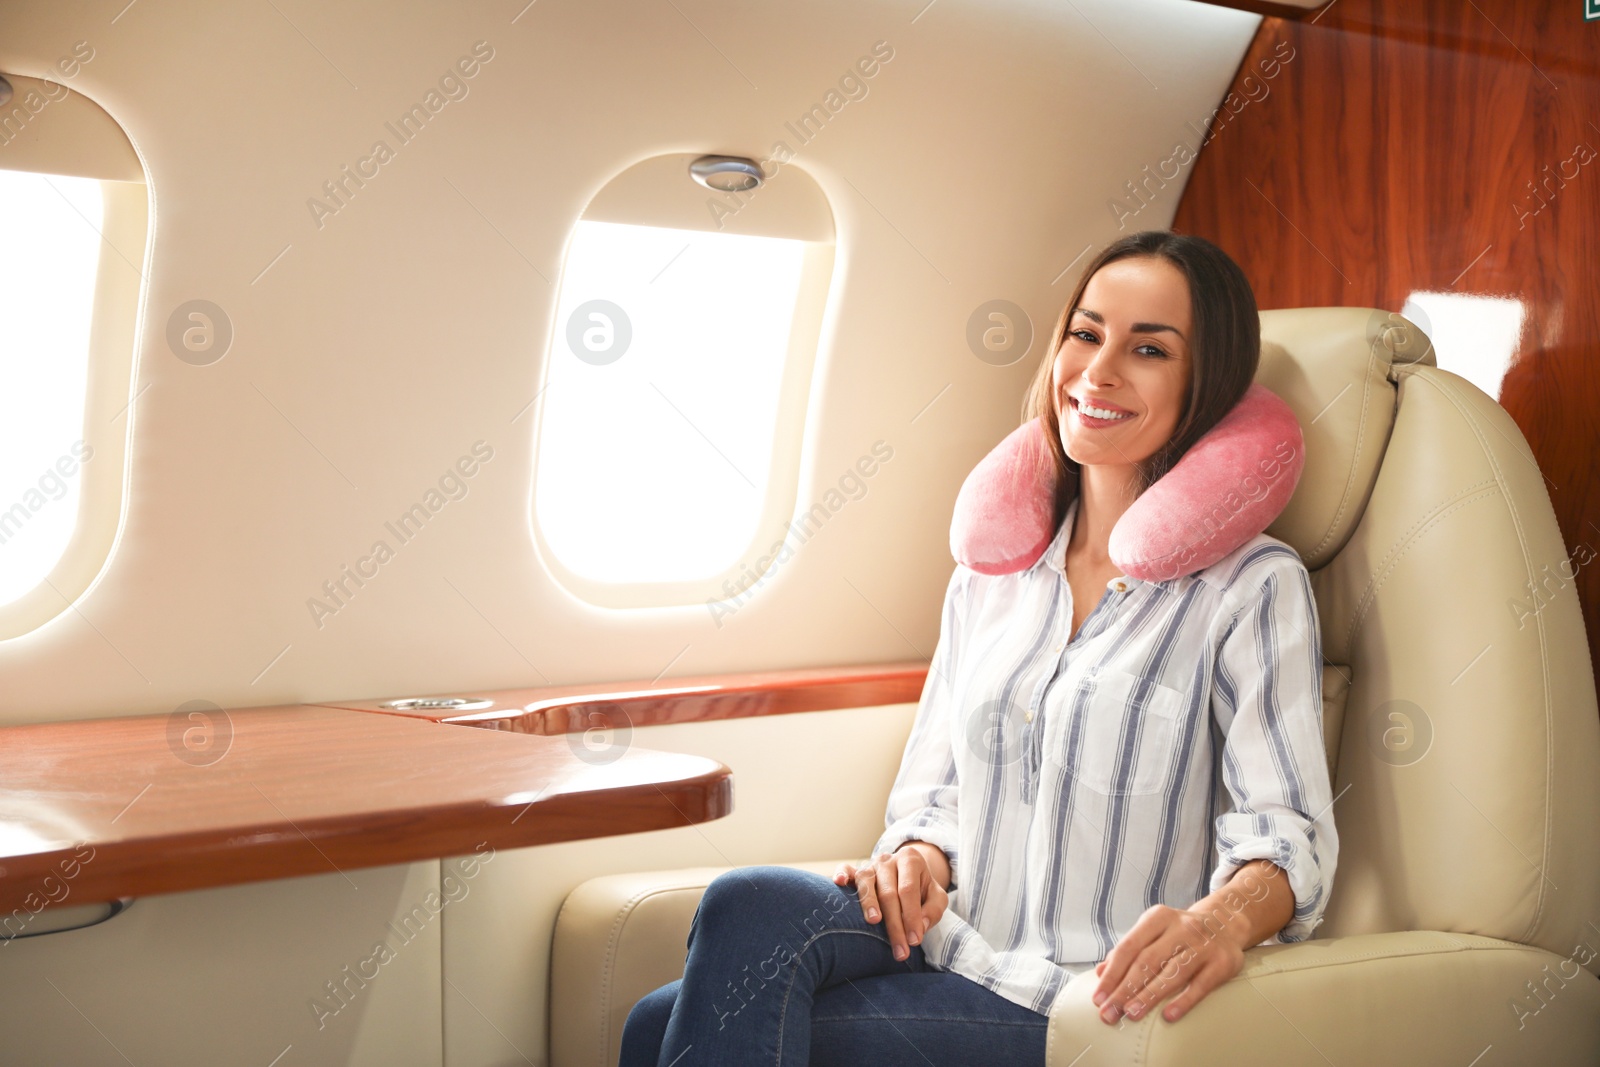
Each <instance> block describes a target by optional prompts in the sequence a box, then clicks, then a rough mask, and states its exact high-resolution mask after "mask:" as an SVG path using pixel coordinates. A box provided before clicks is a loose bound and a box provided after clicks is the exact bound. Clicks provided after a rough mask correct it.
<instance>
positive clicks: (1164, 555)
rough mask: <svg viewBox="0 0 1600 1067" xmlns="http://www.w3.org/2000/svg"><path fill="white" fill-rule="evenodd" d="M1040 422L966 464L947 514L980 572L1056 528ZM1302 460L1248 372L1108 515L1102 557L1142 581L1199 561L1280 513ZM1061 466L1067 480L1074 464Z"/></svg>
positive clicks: (1284, 408)
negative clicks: (1177, 453)
mask: <svg viewBox="0 0 1600 1067" xmlns="http://www.w3.org/2000/svg"><path fill="white" fill-rule="evenodd" d="M1045 433H1046V430H1045V424H1044V420H1043V419H1042V418H1041V419H1030V420H1029V421H1028V422H1025V423H1023V424H1022V425H1021V426H1019V427H1017V428H1016V429H1015V430H1012V431H1011V433H1009V434H1008V435H1006V438H1005V440H1003V441H1001V442H1000V443H999V444H998V445H996V446H995V447H994V450H993V451H991V452H990V453H989V454H988V455H987V456H985V457H984V458H983V460H982V461H981V462H980V463H979V464H978V465H977V466H976V467H974V468H973V469H972V473H971V474H968V475H967V480H966V481H965V482H963V483H962V485H961V492H960V493H959V494H957V496H956V506H955V514H954V516H953V517H952V519H951V522H950V553H951V555H953V556H955V558H956V562H958V563H960V564H962V565H963V566H966V567H968V568H970V569H972V570H974V571H977V572H978V573H979V574H1011V573H1014V572H1016V571H1020V570H1026V569H1027V568H1028V567H1031V566H1033V564H1034V563H1036V562H1038V560H1039V557H1040V556H1042V555H1044V550H1045V549H1046V548H1047V547H1049V545H1050V542H1051V541H1052V540H1053V539H1054V538H1055V535H1056V532H1057V529H1056V528H1055V527H1053V526H1052V519H1053V518H1054V514H1053V505H1054V501H1053V499H1052V490H1053V485H1054V477H1055V470H1054V465H1053V464H1052V463H1051V461H1050V452H1049V445H1048V444H1047V443H1046V440H1045ZM1304 466H1305V440H1304V438H1303V437H1302V435H1301V433H1300V422H1299V420H1298V419H1296V418H1295V414H1294V411H1293V410H1292V409H1291V408H1290V407H1289V405H1288V404H1285V403H1284V402H1283V400H1282V399H1281V398H1279V397H1278V395H1277V394H1276V393H1273V392H1272V391H1271V390H1270V389H1268V388H1266V387H1265V386H1263V385H1261V384H1259V383H1252V384H1251V386H1250V388H1249V389H1247V390H1246V391H1245V394H1244V396H1243V397H1242V398H1241V399H1240V401H1239V403H1238V404H1236V405H1234V408H1233V410H1232V411H1230V412H1228V414H1227V415H1226V416H1224V417H1223V419H1222V421H1221V422H1219V423H1217V425H1215V426H1213V427H1212V428H1211V430H1210V431H1209V432H1208V433H1206V435H1205V436H1204V437H1202V438H1200V440H1199V441H1196V442H1195V444H1194V446H1193V447H1191V448H1190V449H1189V451H1188V452H1186V453H1184V455H1183V458H1182V459H1180V460H1179V461H1178V462H1177V464H1175V465H1174V466H1173V468H1172V469H1171V470H1170V471H1168V472H1167V473H1166V475H1164V476H1163V477H1161V478H1159V479H1157V480H1156V483H1155V484H1154V485H1152V486H1151V487H1150V488H1149V489H1147V490H1145V491H1144V493H1143V494H1141V495H1140V497H1139V499H1137V500H1135V501H1134V502H1133V504H1132V505H1131V506H1130V507H1129V508H1128V510H1127V511H1125V512H1124V513H1123V515H1122V518H1120V519H1118V520H1117V524H1116V526H1114V527H1113V528H1112V530H1111V544H1110V546H1109V552H1110V555H1111V561H1112V562H1113V563H1115V564H1116V565H1117V566H1118V567H1120V568H1122V572H1123V573H1124V574H1126V575H1128V576H1129V577H1131V578H1137V579H1139V580H1140V581H1146V582H1161V581H1167V580H1169V579H1172V578H1178V577H1182V576H1184V575H1188V574H1193V573H1195V572H1196V571H1200V570H1204V569H1205V568H1207V567H1209V566H1211V565H1212V564H1213V563H1215V562H1217V561H1218V560H1220V559H1222V558H1223V557H1224V556H1227V555H1228V554H1229V553H1231V552H1233V551H1234V550H1236V549H1237V548H1239V547H1240V546H1241V545H1243V544H1244V543H1245V542H1246V541H1248V540H1250V539H1251V538H1252V537H1254V536H1256V535H1257V534H1259V533H1261V532H1262V531H1264V530H1265V529H1266V528H1267V527H1268V526H1270V525H1271V524H1272V522H1273V520H1274V519H1276V518H1277V517H1278V516H1279V515H1281V514H1282V513H1283V509H1284V508H1286V507H1288V505H1289V498H1290V497H1292V496H1293V495H1294V490H1295V486H1297V485H1298V484H1299V483H1300V472H1301V470H1302V469H1303V468H1304ZM1069 477H1070V478H1071V479H1072V480H1073V482H1074V483H1076V481H1077V475H1075V474H1073V475H1069ZM1072 491H1073V492H1076V491H1077V485H1076V484H1074V485H1073V486H1072Z"/></svg>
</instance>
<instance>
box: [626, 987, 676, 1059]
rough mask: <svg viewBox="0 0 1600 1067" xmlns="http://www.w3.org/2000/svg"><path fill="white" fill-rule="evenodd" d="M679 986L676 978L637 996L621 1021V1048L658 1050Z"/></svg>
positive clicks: (670, 1016)
mask: <svg viewBox="0 0 1600 1067" xmlns="http://www.w3.org/2000/svg"><path fill="white" fill-rule="evenodd" d="M682 985H683V980H682V979H681V978H680V979H676V980H674V981H671V982H668V983H667V984H666V985H664V986H660V987H658V988H656V989H652V990H651V991H650V992H648V993H646V994H645V995H644V996H642V997H640V998H639V1001H638V1003H636V1004H634V1006H633V1008H632V1009H631V1010H630V1011H629V1012H628V1018H627V1021H626V1022H624V1023H623V1024H622V1044H623V1047H624V1048H627V1049H633V1048H641V1049H652V1050H655V1051H657V1052H659V1051H660V1049H661V1039H662V1038H663V1037H664V1036H665V1035H666V1032H667V1023H668V1021H670V1020H671V1018H672V1008H673V1005H675V1004H677V1002H678V989H679V987H680V986H682ZM651 1062H654V1061H653V1060H652V1061H651Z"/></svg>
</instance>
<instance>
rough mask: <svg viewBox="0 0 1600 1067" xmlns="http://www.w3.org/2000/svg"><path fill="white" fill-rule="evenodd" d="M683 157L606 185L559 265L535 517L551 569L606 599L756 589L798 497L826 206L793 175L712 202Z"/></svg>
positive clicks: (679, 600) (628, 601)
mask: <svg viewBox="0 0 1600 1067" xmlns="http://www.w3.org/2000/svg"><path fill="white" fill-rule="evenodd" d="M693 158H695V157H694V156H693V155H674V156H664V157H656V158H654V159H651V160H647V161H644V162H642V163H640V164H637V165H636V166H635V167H633V168H631V169H630V170H629V171H627V172H624V174H623V175H621V176H619V177H618V178H616V179H613V181H612V182H610V183H609V184H608V185H607V187H606V188H605V189H604V190H602V192H601V193H600V194H599V195H597V196H596V197H595V199H594V200H593V201H592V202H591V203H590V205H589V207H588V208H587V209H586V210H585V212H584V215H583V216H582V217H580V218H579V219H578V220H577V222H576V223H575V225H574V229H573V231H572V233H571V236H570V237H569V240H568V243H567V249H566V256H565V261H564V263H563V265H562V272H561V277H560V285H559V290H558V293H557V297H556V307H555V317H554V320H553V322H552V325H551V333H550V340H549V347H548V351H547V357H548V358H547V360H546V365H545V380H544V383H543V387H542V388H541V389H540V391H539V398H538V401H539V404H540V409H539V410H540V415H539V417H538V430H537V435H536V443H535V448H536V463H535V469H534V489H533V500H532V504H533V517H534V524H535V528H536V531H537V534H538V537H539V538H540V541H541V544H542V547H543V548H544V550H545V558H546V560H547V562H548V563H550V564H551V565H552V567H553V569H554V570H555V571H556V573H557V574H558V576H559V577H561V578H562V579H563V580H565V581H566V583H567V584H568V585H569V586H570V587H571V588H573V590H574V591H575V592H576V593H578V594H579V595H580V596H582V597H583V598H584V599H587V600H589V601H590V602H592V603H596V604H602V605H605V606H612V607H636V606H658V605H668V604H692V603H696V602H707V603H709V602H710V601H714V600H715V601H720V600H723V599H726V598H727V597H729V596H730V595H731V594H730V591H729V590H730V587H729V585H728V583H729V582H730V581H731V582H733V583H734V586H735V587H736V588H734V590H733V592H734V593H738V592H741V591H742V590H743V589H744V587H746V586H748V585H750V584H751V583H752V582H754V581H756V580H760V581H763V582H764V580H765V577H767V576H769V574H770V572H772V571H773V570H774V569H775V567H774V565H773V564H774V559H775V558H776V553H775V552H774V551H773V550H772V549H771V546H772V545H773V544H774V543H778V542H781V541H783V540H784V538H785V537H786V535H787V531H786V525H787V524H788V523H789V522H790V521H791V520H792V518H793V514H794V509H795V507H796V496H797V492H798V486H799V467H800V437H801V432H800V431H801V429H802V428H803V426H804V418H805V404H806V399H807V397H808V395H809V393H810V385H811V382H810V377H811V368H812V364H813V358H814V356H815V353H816V350H817V347H818V339H819V336H820V332H821V320H822V309H823V305H824V303H825V301H826V296H827V292H828V284H829V279H830V277H831V273H832V264H833V247H834V245H833V226H832V214H831V212H830V211H829V210H828V208H827V203H826V200H825V199H824V198H823V197H822V194H821V191H820V189H819V188H818V187H817V185H816V184H815V183H814V182H813V181H812V179H810V178H809V177H808V176H807V175H805V174H803V173H800V172H798V171H796V170H794V168H791V167H785V168H784V169H783V171H782V173H781V175H779V176H778V177H776V178H775V179H773V180H772V181H771V182H770V185H763V186H761V187H759V188H756V189H754V190H752V191H751V192H747V193H744V194H742V195H734V194H723V193H719V192H717V191H714V190H709V189H707V188H705V187H703V186H701V185H698V184H696V183H695V182H694V181H692V180H691V178H690V174H689V162H690V161H691V160H692V159H693Z"/></svg>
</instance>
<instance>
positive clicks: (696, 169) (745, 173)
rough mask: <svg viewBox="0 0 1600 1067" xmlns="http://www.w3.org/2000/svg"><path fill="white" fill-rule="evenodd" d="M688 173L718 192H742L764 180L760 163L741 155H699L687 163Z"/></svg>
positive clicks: (764, 176)
mask: <svg viewBox="0 0 1600 1067" xmlns="http://www.w3.org/2000/svg"><path fill="white" fill-rule="evenodd" d="M689 174H690V175H691V176H692V177H693V178H694V180H695V181H697V182H699V183H700V184H701V185H703V186H705V187H706V188H707V189H715V190H716V191H717V192H719V193H742V192H745V191H746V190H748V189H754V188H755V187H756V186H758V185H760V184H761V183H762V182H763V181H765V180H766V175H765V174H763V173H761V167H760V165H758V164H757V163H756V161H755V160H753V159H746V158H744V157H743V156H701V157H700V158H699V159H697V160H695V161H694V162H693V163H690V164H689Z"/></svg>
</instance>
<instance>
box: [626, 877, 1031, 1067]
mask: <svg viewBox="0 0 1600 1067" xmlns="http://www.w3.org/2000/svg"><path fill="white" fill-rule="evenodd" d="M910 948H911V953H910V956H909V957H908V958H906V959H904V960H897V959H895V958H894V953H893V951H892V950H891V949H890V947H889V938H888V935H887V934H886V933H885V932H884V924H883V921H882V919H880V920H879V921H878V922H877V923H875V924H874V923H868V922H867V920H866V917H865V916H864V915H862V913H861V904H860V902H859V900H858V899H857V897H856V893H855V890H853V889H847V888H844V887H841V886H839V885H836V884H835V883H834V882H833V880H832V879H830V878H828V877H826V876H824V875H820V874H812V873H810V872H807V871H797V870H794V869H793V868H790V867H776V866H758V867H739V868H735V869H734V870H731V871H726V872H724V873H722V874H720V875H718V876H717V877H716V878H715V879H713V880H712V882H711V884H710V885H709V886H707V887H706V891H705V895H704V896H703V897H701V899H700V907H699V910H697V911H696V912H695V916H694V922H693V924H692V925H691V926H690V928H689V958H688V961H687V962H686V963H685V964H684V968H683V977H682V978H681V979H679V980H677V981H674V982H669V983H667V984H666V985H664V986H662V987H660V988H659V989H657V990H655V991H654V992H651V993H648V994H646V995H645V997H644V998H643V999H642V1000H640V1001H639V1003H637V1004H635V1005H634V1007H633V1010H632V1011H631V1012H629V1014H628V1020H627V1023H626V1025H625V1026H624V1027H623V1032H622V1050H621V1059H620V1060H619V1067H708V1065H713V1064H715V1065H723V1064H727V1065H732V1067H751V1065H753V1064H771V1065H772V1067H831V1065H834V1064H839V1065H844V1064H852V1065H853V1064H862V1063H870V1064H873V1065H874V1067H899V1065H901V1064H905V1065H908V1067H910V1065H914V1067H930V1065H933V1067H963V1065H966V1064H974V1065H976V1064H983V1065H988V1064H995V1063H1004V1064H1018V1065H1023V1067H1026V1065H1029V1064H1036V1065H1038V1067H1043V1065H1044V1062H1045V1031H1046V1028H1047V1027H1048V1026H1049V1022H1050V1020H1049V1017H1048V1016H1045V1015H1041V1014H1039V1013H1038V1012H1035V1011H1031V1010H1030V1009H1028V1008H1025V1007H1023V1006H1022V1005H1020V1004H1014V1003H1012V1002H1011V1001H1009V1000H1007V999H1005V998H1004V997H1002V996H1001V995H1000V994H998V993H996V992H994V991H993V990H990V989H988V988H986V987H984V986H981V985H979V984H978V983H977V982H974V981H972V980H971V979H969V978H967V977H965V976H964V975H959V974H955V973H953V972H950V971H936V970H934V969H933V968H932V966H931V965H930V964H928V962H927V961H926V960H925V959H924V957H923V952H922V946H920V945H912V946H910Z"/></svg>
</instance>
